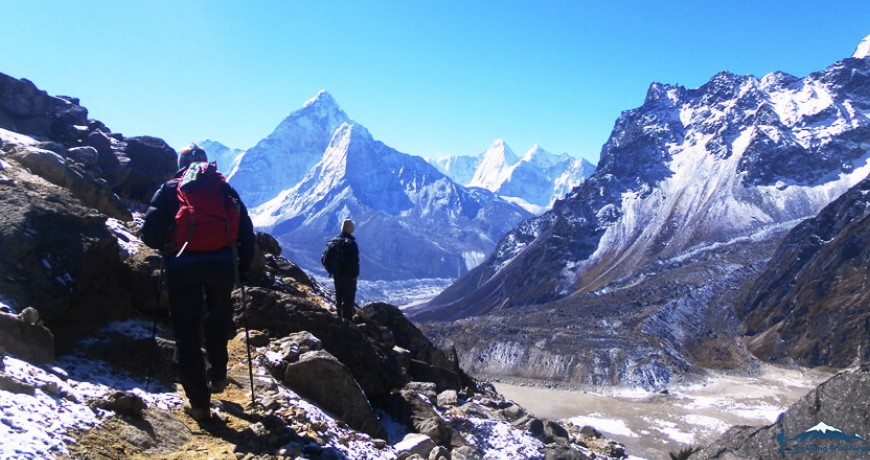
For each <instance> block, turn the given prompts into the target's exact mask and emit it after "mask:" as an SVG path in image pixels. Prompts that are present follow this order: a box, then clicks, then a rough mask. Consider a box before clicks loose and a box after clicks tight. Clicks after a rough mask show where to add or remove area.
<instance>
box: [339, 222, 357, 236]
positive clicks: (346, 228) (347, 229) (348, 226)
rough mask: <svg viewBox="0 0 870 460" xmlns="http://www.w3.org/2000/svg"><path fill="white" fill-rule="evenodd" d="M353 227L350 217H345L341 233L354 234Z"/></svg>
mask: <svg viewBox="0 0 870 460" xmlns="http://www.w3.org/2000/svg"><path fill="white" fill-rule="evenodd" d="M353 228H354V227H353V221H352V220H350V219H344V222H342V223H341V233H347V234H348V235H351V234H353Z"/></svg>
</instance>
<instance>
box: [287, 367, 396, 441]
mask: <svg viewBox="0 0 870 460" xmlns="http://www.w3.org/2000/svg"><path fill="white" fill-rule="evenodd" d="M283 382H284V383H285V384H287V386H288V387H290V388H292V389H293V390H294V391H296V392H298V393H299V394H300V395H302V396H304V397H305V398H308V399H310V400H311V401H312V402H313V403H315V404H317V405H318V406H320V407H322V408H324V409H326V410H328V411H331V412H333V413H334V414H335V415H336V416H338V418H340V419H341V420H344V421H345V422H347V424H348V425H350V426H351V427H353V428H354V429H356V430H359V431H362V432H364V433H368V434H369V435H371V436H374V437H385V436H386V431H385V429H384V427H383V425H381V423H380V421H378V417H377V416H376V415H375V413H374V410H372V406H371V405H370V404H369V401H368V399H366V396H365V394H364V393H363V391H362V389H361V388H360V387H359V385H357V383H356V381H355V380H354V379H353V376H352V375H351V373H350V370H349V369H348V368H347V367H346V366H345V365H344V364H342V363H341V362H340V361H338V360H337V359H335V357H334V356H332V355H330V354H329V353H327V352H325V351H322V350H319V351H309V352H307V353H303V354H302V355H301V356H299V358H298V361H296V362H292V363H290V364H288V365H287V367H286V369H285V371H284V378H283Z"/></svg>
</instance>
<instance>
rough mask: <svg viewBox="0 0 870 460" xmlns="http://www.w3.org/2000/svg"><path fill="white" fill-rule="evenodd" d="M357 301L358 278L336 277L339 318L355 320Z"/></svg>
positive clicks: (336, 300) (336, 304)
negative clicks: (354, 312)
mask: <svg viewBox="0 0 870 460" xmlns="http://www.w3.org/2000/svg"><path fill="white" fill-rule="evenodd" d="M355 301H356V278H353V277H350V276H336V277H335V307H336V309H337V310H338V316H340V317H342V318H344V319H346V320H351V319H353V311H354V303H355Z"/></svg>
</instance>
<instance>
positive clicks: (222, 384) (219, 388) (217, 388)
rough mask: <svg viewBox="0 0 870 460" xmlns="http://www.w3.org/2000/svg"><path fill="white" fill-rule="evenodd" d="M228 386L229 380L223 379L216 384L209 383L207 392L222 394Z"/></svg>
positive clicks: (227, 378)
mask: <svg viewBox="0 0 870 460" xmlns="http://www.w3.org/2000/svg"><path fill="white" fill-rule="evenodd" d="M229 384H230V378H229V377H224V378H222V379H220V380H218V381H216V382H210V383H209V384H208V388H209V391H211V392H212V393H223V391H224V390H226V389H227V385H229Z"/></svg>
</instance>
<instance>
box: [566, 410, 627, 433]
mask: <svg viewBox="0 0 870 460" xmlns="http://www.w3.org/2000/svg"><path fill="white" fill-rule="evenodd" d="M567 422H568V423H570V424H572V425H575V426H578V427H584V426H592V427H595V429H596V430H598V431H603V432H604V433H608V434H613V435H617V436H625V437H630V438H638V437H640V435H638V434H637V433H635V432H634V431H632V430H631V428H629V427H628V425H626V423H625V421H624V420H615V419H610V418H607V417H605V416H604V415H603V414H599V413H593V414H589V415H578V416H576V417H571V418H569V419H568V420H567Z"/></svg>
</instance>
